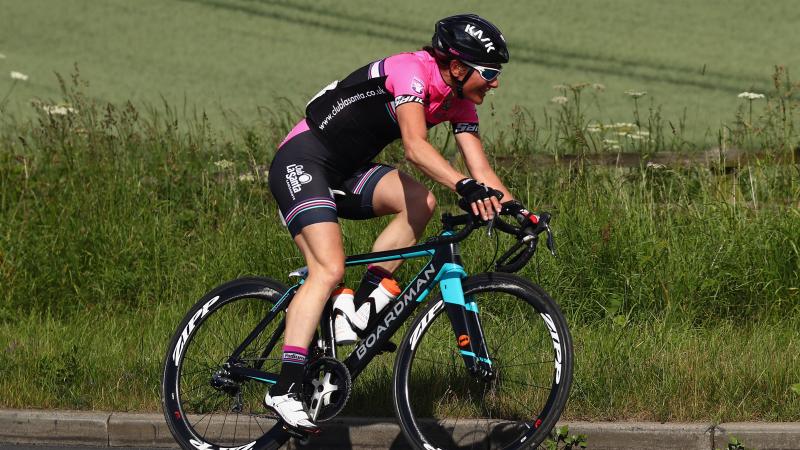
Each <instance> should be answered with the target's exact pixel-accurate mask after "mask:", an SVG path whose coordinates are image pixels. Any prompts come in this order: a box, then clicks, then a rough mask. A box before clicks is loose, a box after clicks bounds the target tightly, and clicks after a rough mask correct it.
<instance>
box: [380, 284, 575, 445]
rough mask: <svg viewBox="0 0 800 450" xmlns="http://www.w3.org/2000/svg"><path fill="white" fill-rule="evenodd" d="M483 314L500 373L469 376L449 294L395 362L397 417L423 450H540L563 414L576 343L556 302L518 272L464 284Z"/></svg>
mask: <svg viewBox="0 0 800 450" xmlns="http://www.w3.org/2000/svg"><path fill="white" fill-rule="evenodd" d="M462 285H463V289H464V296H465V298H467V299H470V300H474V301H475V302H476V304H477V305H478V308H479V317H480V323H481V328H482V329H483V335H484V341H485V343H486V348H487V350H488V356H489V360H490V361H491V367H492V372H493V376H492V377H490V378H487V377H481V376H478V375H475V374H473V373H470V372H469V371H468V370H467V368H466V366H465V363H464V359H463V353H462V352H460V351H459V347H458V344H457V342H456V338H455V336H454V334H453V329H452V327H451V325H450V321H449V320H448V316H447V314H444V313H443V311H444V308H443V300H442V297H441V296H438V298H436V299H434V300H431V302H430V304H429V305H428V307H427V308H426V309H425V310H424V311H423V312H422V313H420V314H419V315H418V316H417V318H416V319H415V320H414V322H413V323H412V325H411V327H410V328H409V330H408V332H407V333H406V336H405V337H404V339H403V342H402V345H401V347H400V349H399V351H398V356H397V360H396V362H395V378H394V389H393V390H394V400H395V411H396V413H397V417H398V419H399V421H400V425H401V427H402V429H403V433H404V434H405V436H406V439H408V441H409V442H410V443H411V444H412V445H413V446H414V447H415V448H418V449H424V450H433V449H475V448H481V449H523V448H534V447H536V446H538V445H539V444H540V443H541V442H542V441H543V440H544V439H545V438H546V437H547V435H548V434H549V432H550V430H551V429H552V428H553V426H554V425H555V423H556V421H557V420H558V418H559V417H560V415H561V412H562V411H563V409H564V406H565V405H566V402H567V397H568V396H569V389H570V385H571V382H572V368H573V350H572V338H571V336H570V334H569V330H568V329H567V324H566V321H565V320H564V316H563V315H562V314H561V312H560V310H559V308H558V306H557V305H556V303H555V302H554V301H553V300H552V299H551V298H550V297H549V296H548V295H547V294H546V293H545V292H544V291H542V289H541V288H539V287H538V286H536V285H534V284H531V283H530V282H528V281H527V280H525V279H523V278H520V277H518V276H516V275H512V274H505V273H487V274H480V275H476V276H472V277H469V278H466V279H464V280H463V282H462Z"/></svg>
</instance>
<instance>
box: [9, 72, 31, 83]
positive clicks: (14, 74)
mask: <svg viewBox="0 0 800 450" xmlns="http://www.w3.org/2000/svg"><path fill="white" fill-rule="evenodd" d="M11 79H12V80H19V81H28V76H27V75H25V74H24V73H22V72H14V71H12V72H11Z"/></svg>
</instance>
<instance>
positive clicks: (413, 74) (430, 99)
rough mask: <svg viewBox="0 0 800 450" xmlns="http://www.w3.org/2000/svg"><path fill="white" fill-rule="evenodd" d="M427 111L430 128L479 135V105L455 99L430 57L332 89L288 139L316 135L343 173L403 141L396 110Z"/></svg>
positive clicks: (391, 64) (397, 62)
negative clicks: (446, 126) (408, 106)
mask: <svg viewBox="0 0 800 450" xmlns="http://www.w3.org/2000/svg"><path fill="white" fill-rule="evenodd" d="M409 102H415V103H419V104H421V105H423V107H424V109H425V121H426V122H427V126H428V128H430V127H432V126H434V125H436V124H439V123H442V122H450V123H451V124H452V127H453V132H454V133H461V132H466V131H469V132H477V131H478V114H477V112H476V110H475V105H474V104H473V103H471V102H469V101H467V100H464V99H459V98H457V97H455V96H454V95H452V90H451V88H450V87H449V86H448V85H447V84H446V83H445V82H444V80H443V79H442V76H441V73H440V72H439V68H438V66H437V64H436V61H435V60H434V58H433V57H432V56H431V55H430V54H429V53H428V52H426V51H418V52H413V53H400V54H397V55H394V56H390V57H388V58H385V59H382V60H379V61H375V62H373V63H370V64H367V65H366V66H364V67H362V68H360V69H358V70H356V71H354V72H353V73H351V74H350V75H348V76H347V77H346V78H345V79H343V80H341V81H339V82H334V83H331V84H330V85H329V86H327V87H326V88H325V89H323V90H322V91H321V92H320V93H319V94H317V96H316V97H314V98H313V99H312V100H311V101H310V102H309V104H308V106H307V107H306V119H305V120H303V121H301V122H300V123H298V124H297V126H295V128H294V129H293V130H292V131H291V132H290V133H289V135H288V136H287V137H286V140H285V141H284V142H286V141H288V140H289V139H291V138H292V137H294V136H295V135H297V134H299V133H301V132H303V131H306V130H310V131H311V132H312V133H313V134H314V135H315V136H316V137H317V138H319V139H320V141H321V142H322V143H323V144H325V146H326V147H327V148H329V149H330V150H331V153H333V154H335V155H336V156H337V158H336V160H337V161H333V162H332V163H333V165H334V166H335V167H336V169H337V170H338V171H340V172H342V173H348V172H351V171H352V170H356V169H357V168H358V167H360V166H362V165H363V164H365V163H367V162H369V161H371V160H372V159H373V158H375V156H377V155H378V153H380V152H381V150H382V149H383V148H384V147H386V145H388V144H389V143H391V142H392V141H394V140H396V139H398V138H400V127H399V126H398V124H397V114H396V108H397V107H398V106H400V105H403V104H405V103H409Z"/></svg>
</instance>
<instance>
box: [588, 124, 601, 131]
mask: <svg viewBox="0 0 800 450" xmlns="http://www.w3.org/2000/svg"><path fill="white" fill-rule="evenodd" d="M586 131H588V132H589V133H600V132H601V131H603V124H601V123H590V124H589V125H587V126H586Z"/></svg>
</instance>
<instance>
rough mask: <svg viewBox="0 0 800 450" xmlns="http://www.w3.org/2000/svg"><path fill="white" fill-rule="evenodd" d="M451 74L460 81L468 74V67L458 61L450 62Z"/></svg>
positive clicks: (452, 60)
mask: <svg viewBox="0 0 800 450" xmlns="http://www.w3.org/2000/svg"><path fill="white" fill-rule="evenodd" d="M450 73H451V74H452V75H454V76H455V77H456V78H458V79H459V80H460V79H461V78H462V77H464V75H466V74H467V66H465V65H464V64H462V63H461V61H459V60H457V59H451V60H450Z"/></svg>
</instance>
